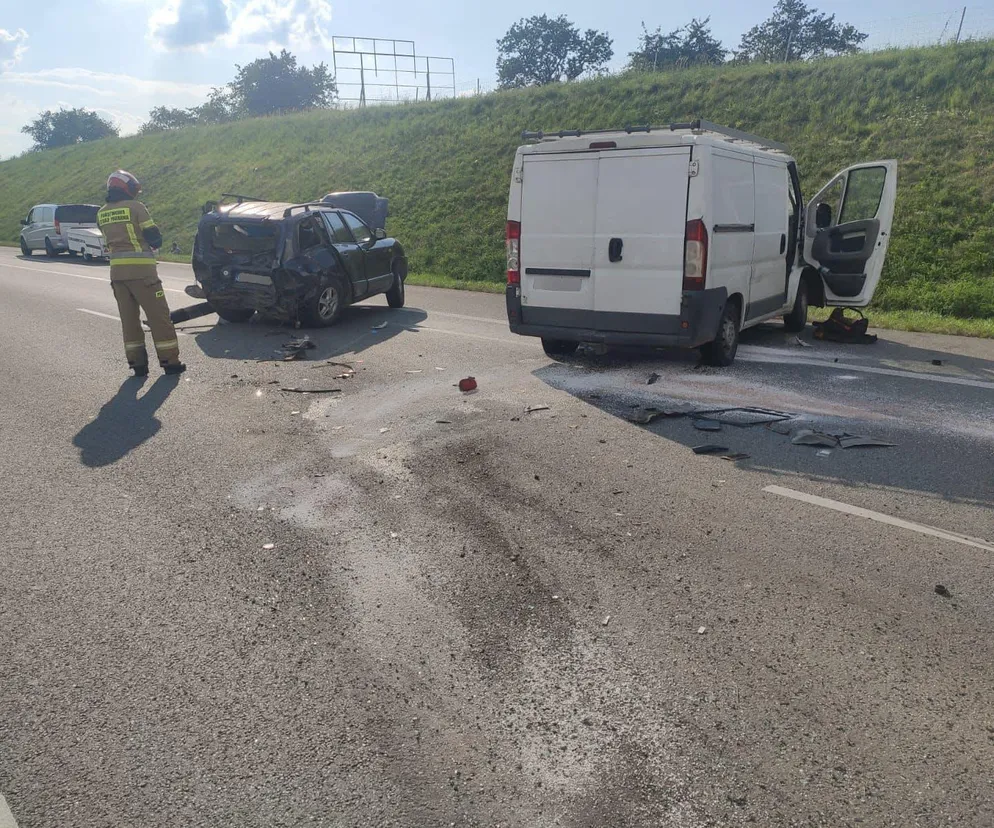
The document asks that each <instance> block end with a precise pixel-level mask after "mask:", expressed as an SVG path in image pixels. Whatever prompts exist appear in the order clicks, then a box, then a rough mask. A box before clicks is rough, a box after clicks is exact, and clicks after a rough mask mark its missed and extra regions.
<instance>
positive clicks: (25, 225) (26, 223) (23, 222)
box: [21, 219, 31, 227]
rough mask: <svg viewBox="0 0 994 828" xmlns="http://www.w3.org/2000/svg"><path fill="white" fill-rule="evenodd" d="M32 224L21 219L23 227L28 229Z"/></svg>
mask: <svg viewBox="0 0 994 828" xmlns="http://www.w3.org/2000/svg"><path fill="white" fill-rule="evenodd" d="M30 223H31V222H29V221H28V220H27V219H21V227H27V226H28V225H29V224H30Z"/></svg>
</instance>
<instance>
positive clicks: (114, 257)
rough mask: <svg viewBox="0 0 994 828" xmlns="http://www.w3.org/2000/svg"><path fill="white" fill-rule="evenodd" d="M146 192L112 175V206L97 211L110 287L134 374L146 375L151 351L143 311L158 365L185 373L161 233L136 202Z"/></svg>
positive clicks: (120, 174)
mask: <svg viewBox="0 0 994 828" xmlns="http://www.w3.org/2000/svg"><path fill="white" fill-rule="evenodd" d="M141 190H142V188H141V184H140V183H139V182H138V179H137V178H135V177H134V176H133V175H132V174H131V173H129V172H126V171H124V170H117V171H116V172H113V173H111V174H110V176H109V177H108V179H107V204H105V205H104V206H103V207H102V208H101V209H100V212H99V213H97V224H98V225H99V226H100V232H101V233H103V235H104V238H105V239H106V240H107V249H108V251H109V253H110V285H111V288H112V289H113V291H114V298H115V299H117V307H118V310H119V311H120V314H121V327H122V329H123V332H124V353H125V356H126V357H127V359H128V365H129V366H130V368H131V370H133V371H134V372H135V376H136V377H147V376H148V351H147V350H146V349H145V331H144V330H143V329H142V323H141V315H140V313H139V311H140V310H144V311H145V316H146V317H147V319H148V326H149V327H150V328H151V329H152V342H153V343H154V345H155V352H156V355H157V356H158V358H159V364H160V365H161V366H162V368H163V370H164V371H165V373H167V374H182V373H183V372H184V371H185V370H186V366H185V365H184V364H183V363H182V362H180V361H179V341H178V340H177V338H176V329H175V328H174V327H173V323H172V322H171V321H170V320H169V305H168V304H167V303H166V295H165V292H164V291H163V288H162V282H161V281H159V274H158V271H157V269H156V264H155V254H154V253H153V249H158V248H159V247H161V246H162V233H160V232H159V228H158V227H156V226H155V222H154V221H152V217H151V216H150V215H149V214H148V209H147V208H146V207H145V205H144V204H142V203H141V202H140V201H138V200H137V198H138V194H139V193H140V192H141Z"/></svg>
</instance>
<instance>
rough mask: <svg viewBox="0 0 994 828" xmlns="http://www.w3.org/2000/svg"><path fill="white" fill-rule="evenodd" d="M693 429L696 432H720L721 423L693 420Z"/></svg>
mask: <svg viewBox="0 0 994 828" xmlns="http://www.w3.org/2000/svg"><path fill="white" fill-rule="evenodd" d="M694 428H696V429H697V430H698V431H721V423H719V422H718V421H717V420H696V419H695V420H694Z"/></svg>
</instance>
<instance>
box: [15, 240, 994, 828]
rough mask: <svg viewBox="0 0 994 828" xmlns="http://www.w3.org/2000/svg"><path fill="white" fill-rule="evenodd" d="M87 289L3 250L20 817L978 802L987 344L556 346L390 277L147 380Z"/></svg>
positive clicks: (247, 817)
mask: <svg viewBox="0 0 994 828" xmlns="http://www.w3.org/2000/svg"><path fill="white" fill-rule="evenodd" d="M160 273H161V275H162V276H163V279H164V282H165V284H166V287H167V288H168V289H169V290H170V292H169V293H167V296H168V297H169V299H170V301H171V302H173V303H174V305H179V304H190V303H192V301H193V300H190V299H188V297H186V296H185V295H184V294H183V293H182V287H183V286H184V285H185V284H186V283H187V282H188V279H189V270H188V268H186V267H181V266H174V265H162V266H161V269H160ZM106 280H107V270H106V267H104V266H99V265H92V266H87V265H83V264H82V263H79V262H74V261H71V260H68V259H58V260H55V261H52V260H48V259H44V258H41V257H34V258H32V259H27V260H26V259H23V258H21V257H20V256H18V255H15V251H12V250H0V296H2V300H0V354H2V363H0V366H2V367H0V464H2V465H0V471H2V473H0V502H2V504H3V515H4V520H3V523H2V527H3V528H2V536H0V540H2V545H0V797H2V798H0V823H2V822H3V821H4V819H5V818H6V815H5V813H4V809H5V806H4V801H6V805H7V806H9V809H10V813H11V814H12V815H13V818H14V819H16V821H17V825H18V826H20V828H49V826H52V827H53V828H56V827H57V828H73V827H74V826H80V828H83V827H84V826H85V828H102V827H103V826H129V828H144V826H149V827H150V828H151V827H152V826H155V827H156V828H158V827H159V826H163V828H165V826H169V828H175V827H176V826H184V828H185V827H186V826H198V827H199V826H205V827H206V826H212V827H213V826H233V827H234V826H238V827H239V828H241V827H242V826H253V827H254V826H267V828H269V827H270V826H311V825H313V826H328V827H329V828H345V827H346V826H349V827H350V828H351V826H490V827H491V828H492V827H493V826H523V827H525V828H545V826H573V827H576V828H580V826H589V828H594V827H595V826H598V827H599V826H611V827H612V828H615V827H617V826H674V827H676V826H679V828H685V827H686V828H696V826H725V825H729V826H737V825H761V826H826V827H827V826H831V827H832V828H835V827H836V826H850V825H851V826H856V825H860V826H939V825H942V826H947V825H956V826H978V827H979V826H990V825H991V824H994V780H992V778H991V777H992V774H994V771H992V769H994V706H992V704H991V699H992V698H994V669H992V666H991V665H992V664H994V643H992V642H994V589H992V586H994V585H992V575H991V573H992V556H994V518H992V514H994V512H992V505H994V474H992V470H994V418H992V416H991V405H992V402H994V343H991V342H987V341H979V340H966V339H955V338H947V337H936V336H925V335H914V334H894V333H891V332H881V337H882V339H881V341H880V342H879V343H878V344H876V345H872V346H833V345H825V344H822V343H813V344H812V343H811V339H810V330H809V331H808V332H807V333H806V334H805V336H804V337H803V339H802V341H805V342H807V343H808V344H810V345H811V347H804V346H803V345H800V344H798V342H797V341H796V340H795V338H794V337H793V336H789V335H787V334H785V333H784V332H783V331H782V329H779V328H778V327H776V326H770V327H767V328H764V329H762V330H759V331H756V332H753V333H752V334H749V335H748V336H747V337H746V343H745V344H744V345H743V347H742V349H741V351H740V356H739V360H738V361H737V362H736V364H735V365H734V366H733V367H731V368H729V369H722V370H715V369H705V368H700V367H699V366H698V365H697V364H696V360H695V359H694V358H693V355H689V354H679V353H677V354H662V353H653V354H617V353H615V354H610V355H608V356H603V357H598V356H582V357H579V358H577V359H575V360H572V361H571V362H570V363H568V364H557V363H553V362H552V361H550V360H549V359H547V358H546V357H545V356H544V354H543V353H542V350H541V348H540V346H539V344H538V342H537V341H534V340H529V339H524V338H519V337H515V336H513V335H511V334H510V333H509V332H508V330H507V326H506V322H505V320H504V317H503V299H502V297H499V296H488V295H475V294H469V293H456V292H448V291H440V290H431V289H418V288H413V287H412V288H409V290H408V307H407V308H406V309H405V310H403V311H391V310H389V309H388V308H387V307H386V303H385V302H384V301H383V300H382V299H381V298H380V299H375V300H372V301H370V302H369V303H366V304H364V305H362V306H359V307H356V308H353V309H351V310H350V312H349V313H348V315H347V317H346V319H345V320H344V322H343V324H341V325H340V326H338V327H336V328H334V329H329V330H322V331H312V332H310V335H311V337H312V338H313V340H314V341H315V343H316V345H317V347H316V349H315V350H313V351H310V352H309V353H308V359H307V360H306V361H298V362H290V363H286V362H281V361H279V357H278V355H277V354H276V351H277V349H278V348H279V346H280V345H281V344H282V343H283V342H284V341H286V340H287V339H288V338H290V336H291V335H292V334H293V332H292V331H290V330H287V329H285V328H283V329H281V328H279V327H277V326H275V325H273V324H270V323H267V322H265V321H264V320H258V319H256V320H254V321H253V322H251V323H249V324H247V325H228V324H216V320H215V319H214V318H213V317H208V318H206V319H202V320H196V321H194V322H191V323H187V324H185V325H184V326H183V329H184V330H183V334H184V335H183V336H182V337H181V348H182V357H183V359H184V360H185V361H186V362H187V363H188V365H189V366H190V370H189V372H188V373H187V374H186V375H184V376H183V377H180V378H165V377H162V376H160V375H159V374H158V372H157V371H156V370H155V369H153V375H152V376H151V377H150V378H149V380H148V381H146V382H144V383H142V382H139V381H137V380H134V379H128V378H127V372H126V370H125V365H124V362H123V356H122V353H121V344H120V333H119V327H118V323H117V321H116V320H115V318H114V317H115V316H116V307H115V304H114V300H113V297H112V295H111V291H110V288H109V286H108V285H107V284H106ZM384 322H385V323H387V324H386V327H384V328H377V326H378V325H380V324H382V323H384ZM935 360H938V361H940V362H941V364H933V361H935ZM328 361H333V362H342V363H348V364H349V365H351V366H353V367H354V369H355V374H354V376H351V377H350V378H339V377H340V375H341V374H343V373H346V370H345V369H343V368H341V367H339V366H336V365H333V364H330V363H329V362H328ZM653 374H656V375H658V377H657V378H656V379H655V380H654V381H653V382H652V384H649V379H650V377H651V376H652V375H653ZM467 375H472V376H475V377H476V378H477V380H478V382H479V386H480V387H479V391H478V392H476V393H474V394H469V395H464V394H462V393H460V392H459V391H458V389H457V388H456V387H455V383H457V381H458V380H459V379H460V378H461V377H464V376H467ZM288 388H310V389H332V388H337V389H341V390H340V392H336V393H320V394H301V393H293V392H289V391H286V390H284V389H288ZM534 406H548V408H547V409H541V410H533V411H531V412H529V411H528V408H530V407H534ZM734 406H752V407H762V408H764V409H771V410H775V411H778V412H783V414H784V415H788V414H789V415H791V416H790V419H784V420H782V421H780V422H779V423H774V424H772V425H768V424H759V425H752V426H748V427H742V426H738V425H734V424H729V423H726V424H724V425H722V426H721V431H718V432H703V431H699V430H698V429H697V428H695V422H696V421H695V420H694V419H691V418H689V417H686V416H680V417H662V418H659V419H656V420H655V421H654V422H652V423H651V424H648V425H640V424H638V423H634V422H632V420H633V419H635V420H638V419H640V418H643V419H644V418H645V415H646V413H647V410H648V409H659V410H674V409H676V410H681V411H687V410H692V411H699V410H704V409H714V408H727V407H734ZM719 416H722V417H726V418H727V417H729V416H730V417H732V418H738V419H739V422H741V421H742V418H743V415H742V414H741V413H733V414H731V415H719ZM699 424H700V423H698V425H699ZM800 428H808V429H812V430H815V431H821V432H826V431H828V432H833V431H834V432H839V433H841V432H848V433H850V434H857V435H861V436H869V437H873V438H877V439H880V440H884V441H887V442H891V443H894V444H896V445H894V446H893V447H890V448H850V449H842V448H838V447H836V448H832V449H822V448H820V447H810V446H798V445H793V444H792V443H791V433H796V432H797V430H798V429H800ZM780 432H785V433H780ZM704 443H712V444H718V445H721V446H723V447H724V448H726V449H728V451H729V452H730V453H741V454H746V455H748V457H745V458H742V459H740V460H738V461H729V460H725V459H722V458H721V457H720V456H698V455H695V454H694V453H693V452H692V451H691V447H693V446H697V445H700V444H704ZM819 452H822V453H821V454H819ZM824 452H827V453H824ZM770 487H774V488H773V489H772V490H769V489H770ZM859 510H869V511H859ZM854 511H855V512H857V513H853V512H854ZM909 524H910V525H909ZM939 584H941V585H943V586H944V587H945V588H946V590H947V593H946V594H945V595H940V594H937V593H936V586H937V585H939Z"/></svg>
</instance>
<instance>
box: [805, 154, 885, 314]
mask: <svg viewBox="0 0 994 828" xmlns="http://www.w3.org/2000/svg"><path fill="white" fill-rule="evenodd" d="M896 195H897V162H896V161H871V162H869V163H866V164H857V165H855V166H853V167H849V168H848V169H845V170H843V171H842V172H840V173H839V174H838V175H836V176H835V177H834V178H833V179H832V180H831V181H830V182H829V183H828V184H826V185H825V186H824V187H823V188H822V189H821V191H820V192H819V193H818V194H817V195H816V196H815V197H814V198H813V199H811V202H810V203H809V204H808V207H807V212H806V214H805V222H804V228H805V229H804V260H805V261H806V262H807V263H808V264H810V265H812V266H813V267H815V268H817V269H818V271H819V273H820V274H821V278H822V281H823V282H824V285H825V304H827V305H833V306H842V307H848V308H862V307H866V306H867V305H868V304H870V300H872V299H873V293H874V291H875V290H876V289H877V284H878V283H879V282H880V273H881V271H882V270H883V266H884V257H885V256H886V255H887V245H888V243H889V242H890V232H891V225H892V223H893V221H894V199H895V197H896Z"/></svg>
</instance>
